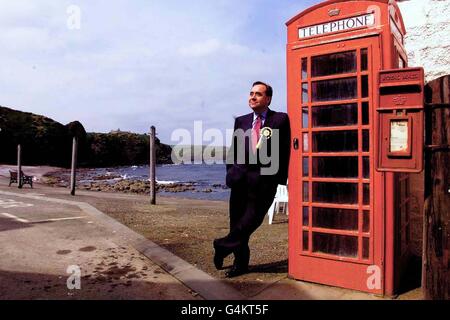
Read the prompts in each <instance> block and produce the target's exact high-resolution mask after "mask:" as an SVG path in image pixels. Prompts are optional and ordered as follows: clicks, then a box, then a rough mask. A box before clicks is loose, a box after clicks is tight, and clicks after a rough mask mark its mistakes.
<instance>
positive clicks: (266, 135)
mask: <svg viewBox="0 0 450 320" xmlns="http://www.w3.org/2000/svg"><path fill="white" fill-rule="evenodd" d="M271 136H272V129H271V128H269V127H264V128H262V129H261V131H260V137H259V141H258V144H257V145H256V149H259V147H260V146H261V143H262V141H263V139H264V140H268V139H270V137H271Z"/></svg>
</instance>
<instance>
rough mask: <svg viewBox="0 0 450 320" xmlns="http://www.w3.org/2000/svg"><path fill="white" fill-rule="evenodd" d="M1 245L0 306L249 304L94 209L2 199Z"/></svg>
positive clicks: (36, 198) (34, 197) (25, 197)
mask: <svg viewBox="0 0 450 320" xmlns="http://www.w3.org/2000/svg"><path fill="white" fill-rule="evenodd" d="M0 243H2V250H1V251H0V299H73V298H79V299H164V300H168V299H203V298H206V299H241V298H243V297H242V296H241V295H240V294H239V293H238V292H237V291H235V290H233V289H232V288H231V287H229V286H227V285H225V284H224V283H222V282H221V281H219V280H217V279H214V278H212V277H211V276H209V275H207V274H205V273H203V272H202V271H200V270H198V269H196V268H194V267H193V266H191V265H190V264H188V263H186V262H185V261H183V260H181V259H179V258H178V257H176V256H174V255H173V254H171V253H170V252H168V251H166V250H164V249H162V248H160V247H158V246H157V245H155V244H154V243H152V242H151V241H148V240H147V239H145V238H143V237H142V236H140V235H138V234H136V233H135V232H134V231H132V230H130V229H128V228H127V227H125V226H123V225H121V224H120V223H118V222H117V221H115V220H114V219H112V218H110V217H109V216H107V215H105V214H103V213H102V212H100V211H98V210H97V209H95V208H93V207H92V206H90V205H88V204H86V203H80V202H73V201H66V200H61V199H52V198H48V197H44V196H42V195H41V194H36V193H30V192H29V191H27V192H21V193H16V192H7V191H0ZM149 258H150V259H149ZM78 274H79V275H80V281H79V283H80V286H81V289H77V284H78V282H77V281H78V280H77V276H78ZM68 283H69V286H68ZM218 289H220V290H218Z"/></svg>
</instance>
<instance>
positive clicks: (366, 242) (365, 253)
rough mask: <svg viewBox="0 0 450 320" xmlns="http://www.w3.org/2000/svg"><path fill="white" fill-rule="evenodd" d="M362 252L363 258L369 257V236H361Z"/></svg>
mask: <svg viewBox="0 0 450 320" xmlns="http://www.w3.org/2000/svg"><path fill="white" fill-rule="evenodd" d="M362 249H363V250H362V254H363V259H365V260H368V259H369V250H370V246H369V238H363V247H362Z"/></svg>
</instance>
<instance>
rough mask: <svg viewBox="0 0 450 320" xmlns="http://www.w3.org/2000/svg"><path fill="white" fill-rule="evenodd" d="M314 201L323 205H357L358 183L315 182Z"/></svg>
mask: <svg viewBox="0 0 450 320" xmlns="http://www.w3.org/2000/svg"><path fill="white" fill-rule="evenodd" d="M313 201H314V202H322V203H337V204H357V203H358V184H357V183H334V182H314V183H313Z"/></svg>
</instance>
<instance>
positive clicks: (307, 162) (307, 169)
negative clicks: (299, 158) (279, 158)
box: [303, 158, 309, 177]
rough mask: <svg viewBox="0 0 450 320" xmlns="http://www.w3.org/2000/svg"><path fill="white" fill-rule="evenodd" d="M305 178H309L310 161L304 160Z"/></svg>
mask: <svg viewBox="0 0 450 320" xmlns="http://www.w3.org/2000/svg"><path fill="white" fill-rule="evenodd" d="M303 176H304V177H307V176H309V159H308V158H303Z"/></svg>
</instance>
